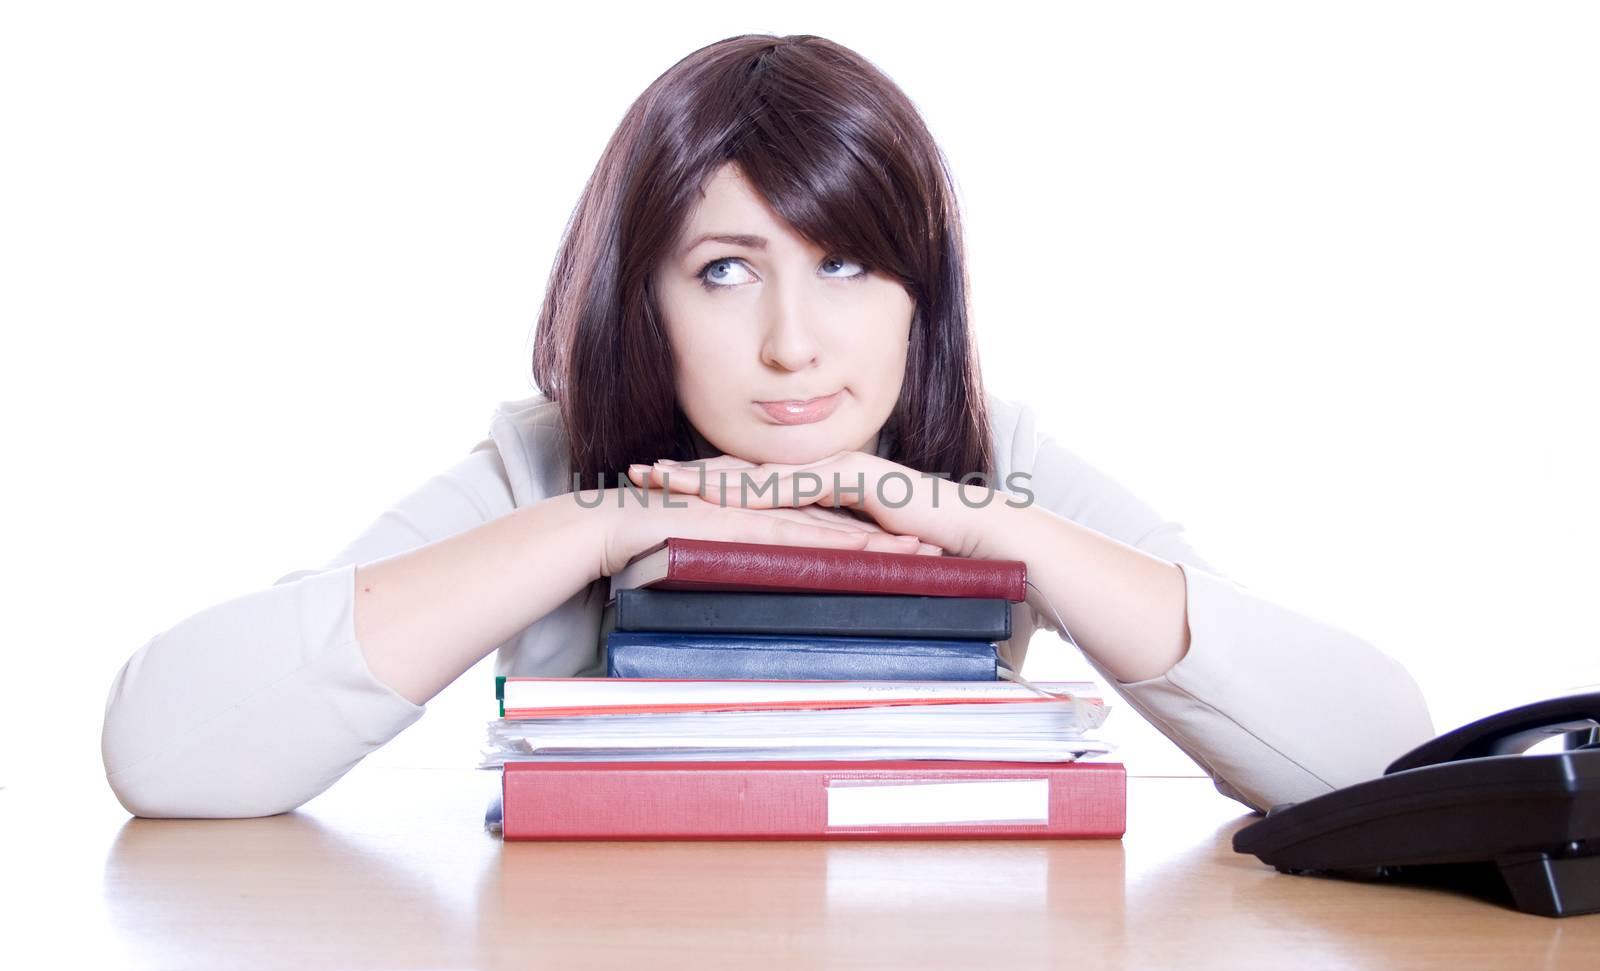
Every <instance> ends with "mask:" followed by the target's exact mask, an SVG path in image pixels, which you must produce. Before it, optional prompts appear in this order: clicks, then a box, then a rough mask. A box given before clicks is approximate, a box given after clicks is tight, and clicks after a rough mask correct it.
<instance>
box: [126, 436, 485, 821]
mask: <svg viewBox="0 0 1600 971" xmlns="http://www.w3.org/2000/svg"><path fill="white" fill-rule="evenodd" d="M512 508H513V502H512V498H511V492H510V487H509V486H508V485H507V481H506V474H505V469H504V466H503V464H502V462H501V459H500V456H499V454H498V452H497V451H496V450H495V448H494V447H493V445H492V444H491V443H489V442H484V443H481V444H480V445H479V446H477V447H476V448H474V449H473V450H472V452H470V453H469V454H468V455H467V456H466V457H465V458H464V459H462V460H461V461H460V462H458V463H457V464H456V465H454V466H453V467H451V468H450V469H448V470H447V471H445V472H443V473H441V474H439V475H437V476H434V477H433V478H431V479H430V480H428V481H427V482H426V483H424V484H423V485H422V486H421V487H419V488H418V489H416V490H415V491H413V492H412V493H411V494H410V495H407V496H406V497H404V498H403V499H401V500H400V501H399V502H398V503H396V504H395V505H394V506H393V507H392V508H390V509H389V510H388V511H386V512H384V513H383V514H382V515H380V516H379V517H378V518H377V520H376V521H374V522H373V523H372V524H371V525H370V526H368V527H367V529H366V530H365V531H363V532H362V533H361V534H360V535H359V536H357V537H356V538H355V539H354V540H353V541H352V542H351V543H350V544H349V545H348V546H347V547H345V549H344V550H343V551H341V552H340V553H339V554H338V555H337V556H335V557H333V558H332V559H331V560H330V561H328V562H327V563H325V564H323V565H322V566H320V567H318V568H315V569H305V570H298V571H296V572H293V573H290V574H288V575H286V576H284V577H282V578H280V579H279V580H278V581H277V582H276V583H275V584H273V585H272V586H270V587H267V588H265V589H262V590H256V591H253V592H251V593H247V594H244V595H243V596H240V597H237V598H235V599H232V600H229V601H226V602H224V603H220V604H217V605H215V606H212V607H209V608H207V609H205V610H202V611H200V612H199V613H197V614H195V615H194V616H192V617H189V618H187V619H185V620H183V621H180V622H179V623H178V624H177V625H176V626H174V627H172V628H171V629H169V630H167V631H164V632H162V633H160V634H158V635H156V636H155V637H154V638H152V639H151V640H150V641H149V642H147V643H146V644H145V645H144V646H142V647H140V648H139V649H138V650H137V651H136V652H134V654H133V656H132V657H131V658H129V659H128V661H127V663H126V664H124V665H123V666H122V669H121V670H120V671H119V672H118V674H117V676H116V678H115V680H114V681H113V682H112V685H111V691H110V695H109V697H108V698H107V700H106V709H105V722H104V726H103V728H102V734H101V754H102V757H103V759H104V762H105V770H106V778H107V780H108V781H109V782H110V784H111V788H112V790H113V791H114V792H115V793H116V796H117V799H118V800H119V801H120V802H121V803H122V805H123V806H124V807H125V808H126V809H127V810H128V811H129V812H131V813H133V814H135V815H137V816H190V817H232V816H265V815H270V814H273V813H280V812H287V811H288V810H291V809H294V808H295V807H297V806H299V805H301V804H302V803H304V802H305V801H306V800H308V799H310V798H311V797H313V796H315V795H317V794H318V793H320V792H322V791H323V790H324V789H327V788H328V787H329V786H330V785H332V784H333V783H334V782H335V781H337V780H338V779H339V778H340V777H341V776H343V775H344V774H345V773H346V772H348V771H349V770H350V769H351V768H352V767H354V766H355V764H356V763H357V762H359V761H360V760H361V759H362V758H363V757H365V756H366V755H367V754H368V753H370V752H372V751H373V750H375V749H377V748H378V747H380V746H381V745H383V744H384V743H385V742H387V741H389V739H391V738H393V737H394V736H395V735H397V734H399V733H400V731H401V730H402V729H404V728H405V727H406V726H408V725H410V724H411V723H412V722H414V721H416V720H417V719H418V718H419V717H421V715H422V712H423V707H422V706H420V705H415V704H412V703H411V702H410V701H409V700H407V699H406V698H404V697H402V696H401V695H399V694H398V693H396V692H395V691H394V690H393V689H392V688H390V687H389V686H388V685H387V684H385V683H384V682H382V681H379V680H378V679H377V678H376V677H375V676H374V675H373V674H372V672H371V670H370V669H369V668H368V667H367V663H366V659H365V655H364V654H363V652H362V649H361V645H360V644H359V643H358V642H357V641H356V635H355V610H354V602H355V571H356V566H357V565H358V564H362V563H368V562H371V561H373V560H377V559H381V558H383V557H386V556H390V555H393V554H396V553H401V552H404V551H406V550H409V549H413V548H415V547H418V546H421V545H424V544H426V543H431V542H434V541H437V540H439V539H443V538H445V537H447V536H450V535H452V534H455V533H458V532H462V531H464V530H466V529H470V528H472V527H474V526H477V525H479V524H482V523H485V522H488V521H490V520H492V519H495V518H497V517H499V516H502V515H504V514H506V513H508V512H510V511H511V510H512Z"/></svg>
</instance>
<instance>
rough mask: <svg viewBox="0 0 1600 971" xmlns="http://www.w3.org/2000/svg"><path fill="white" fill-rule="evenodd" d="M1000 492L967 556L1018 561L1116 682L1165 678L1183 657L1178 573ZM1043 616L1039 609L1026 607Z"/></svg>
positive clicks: (1184, 614) (1185, 639)
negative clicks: (1009, 502) (1009, 501)
mask: <svg viewBox="0 0 1600 971" xmlns="http://www.w3.org/2000/svg"><path fill="white" fill-rule="evenodd" d="M1006 499H1010V500H1011V501H1020V500H1018V499H1017V498H1016V497H1014V496H1008V495H1007V494H1005V493H1002V492H996V493H995V501H994V502H993V503H991V504H990V505H989V506H988V507H986V508H985V511H984V513H983V517H984V519H983V526H982V527H981V528H980V529H978V530H976V531H975V533H974V535H975V536H976V539H975V541H974V542H975V549H974V552H973V553H972V554H971V555H972V556H975V557H982V558H991V559H1004V560H1022V561H1023V562H1025V563H1027V564H1028V579H1029V580H1030V581H1032V582H1033V584H1034V586H1036V587H1038V588H1039V590H1040V592H1042V593H1043V594H1044V596H1045V599H1046V600H1047V601H1048V602H1049V604H1053V605H1055V609H1056V610H1057V611H1059V612H1060V613H1061V619H1062V620H1063V621H1064V622H1065V623H1066V625H1067V629H1068V630H1070V631H1071V632H1072V636H1073V639H1074V640H1076V641H1077V643H1078V646H1079V647H1080V648H1082V649H1083V652H1084V653H1085V654H1086V655H1088V657H1089V659H1090V660H1091V661H1095V662H1098V664H1099V665H1100V666H1101V667H1102V668H1104V669H1105V670H1106V671H1109V672H1110V673H1111V674H1113V675H1114V676H1115V677H1116V679H1117V680H1118V681H1123V682H1127V681H1144V680H1148V679H1150V678H1154V677H1157V676H1159V675H1163V674H1165V673H1167V671H1168V670H1170V669H1171V668H1172V666H1173V665H1175V664H1177V663H1178V662H1179V661H1181V660H1182V659H1183V657H1184V655H1186V654H1187V653H1188V651H1189V640H1190V634H1189V618H1188V611H1187V599H1188V594H1187V592H1186V590H1185V588H1184V587H1185V585H1184V578H1183V571H1182V570H1181V569H1179V568H1178V566H1177V565H1176V564H1174V563H1171V562H1168V561H1167V560H1164V559H1161V558H1160V557H1157V556H1152V555H1150V554H1149V553H1146V552H1144V551H1142V550H1139V549H1136V548H1135V547H1132V546H1129V545H1128V544H1126V543H1123V542H1120V541H1118V540H1115V539H1112V538H1111V537H1109V536H1106V535H1104V534H1103V533H1097V532H1095V531H1094V530H1092V529H1090V528H1088V527H1087V526H1083V525H1080V524H1078V523H1075V522H1073V521H1072V520H1070V519H1065V518H1063V517H1061V516H1058V515H1056V514H1055V513H1053V512H1051V511H1050V510H1048V509H1045V508H1044V507H1042V506H1039V505H1026V506H1020V505H1018V506H1013V505H1009V504H1008V503H1007V502H1006V501H1004V500H1006ZM1032 606H1033V607H1034V609H1035V610H1038V611H1040V612H1041V614H1043V613H1048V607H1046V605H1044V604H1032Z"/></svg>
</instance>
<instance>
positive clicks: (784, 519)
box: [565, 489, 944, 576]
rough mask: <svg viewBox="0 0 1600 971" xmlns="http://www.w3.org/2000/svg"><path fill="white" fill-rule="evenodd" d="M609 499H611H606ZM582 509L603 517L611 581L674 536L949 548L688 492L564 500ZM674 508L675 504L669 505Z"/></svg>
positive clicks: (933, 551) (828, 516)
mask: <svg viewBox="0 0 1600 971" xmlns="http://www.w3.org/2000/svg"><path fill="white" fill-rule="evenodd" d="M601 493H604V495H600V494H601ZM579 496H581V502H577V503H576V504H577V505H580V506H581V507H582V508H579V509H578V510H577V513H578V515H580V516H583V515H589V516H595V517H598V519H597V523H598V532H599V535H600V537H601V563H600V570H601V573H600V575H601V576H611V575H613V574H615V573H617V572H619V571H621V569H622V568H623V567H624V566H626V565H627V564H628V561H630V560H632V559H633V558H634V557H635V556H637V555H639V554H640V553H642V552H644V551H645V550H647V549H650V548H651V547H653V546H656V545H657V544H659V543H661V542H662V541H663V540H665V539H666V538H667V537H669V536H681V537H684V538H687V539H708V540H718V541H720V542H725V543H761V544H765V545H771V546H819V547H828V548H833V549H849V550H878V551H882V552H888V553H919V554H923V555H927V556H941V555H943V553H944V550H943V549H941V548H940V547H937V546H933V545H930V544H927V543H924V542H922V541H921V540H920V539H919V538H917V537H915V536H897V535H895V534H893V533H889V532H885V531H884V530H883V529H882V528H881V527H879V526H878V525H877V524H876V523H873V522H871V521H868V520H861V519H857V518H855V517H853V516H851V515H850V514H849V513H847V512H844V511H842V510H838V509H832V508H829V507H827V506H817V505H808V506H805V507H802V508H788V507H780V508H775V509H749V508H745V507H742V506H724V505H721V504H719V503H715V502H711V501H709V500H706V499H702V498H700V497H699V496H694V495H688V494H685V493H681V492H677V493H669V492H667V491H665V490H662V489H646V490H643V492H642V498H641V492H640V490H636V489H585V490H583V491H582V493H581V494H573V493H568V494H567V495H566V497H565V498H567V499H569V500H574V501H576V500H577V499H578V498H579ZM669 502H670V505H669V504H668V503H669Z"/></svg>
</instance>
